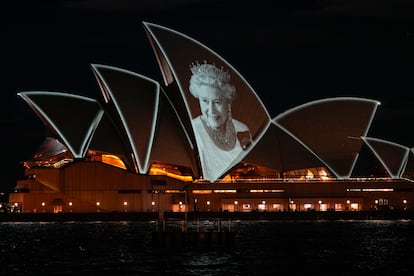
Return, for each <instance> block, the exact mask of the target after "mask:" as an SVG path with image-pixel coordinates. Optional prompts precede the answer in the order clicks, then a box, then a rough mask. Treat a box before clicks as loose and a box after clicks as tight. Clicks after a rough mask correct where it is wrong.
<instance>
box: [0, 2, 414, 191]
mask: <svg viewBox="0 0 414 276" xmlns="http://www.w3.org/2000/svg"><path fill="white" fill-rule="evenodd" d="M0 13H1V14H0V15H1V16H0V20H1V28H2V32H1V34H2V39H1V41H2V42H1V43H0V47H1V48H0V49H1V54H2V55H1V70H2V72H1V84H2V86H1V89H2V91H1V95H2V101H1V102H2V108H1V110H0V112H1V120H0V123H1V129H2V135H1V144H2V145H3V148H4V150H3V151H4V153H3V161H2V169H1V170H2V175H3V177H2V180H1V181H0V191H2V192H9V191H10V190H11V189H12V188H13V187H14V186H15V182H16V180H18V179H20V178H21V177H22V171H23V169H22V167H21V165H20V164H19V162H21V161H24V160H26V159H30V157H31V156H32V155H33V154H34V152H35V150H36V148H37V147H38V146H39V145H40V143H41V142H42V140H43V139H44V138H45V136H46V129H45V127H44V125H43V123H42V122H41V121H40V119H38V117H37V116H36V115H35V113H34V112H33V111H32V110H31V109H30V108H29V107H28V105H27V104H26V103H25V102H24V101H23V100H22V99H21V98H19V97H18V96H17V95H16V94H17V93H18V92H21V91H55V92H66V93H73V94H80V95H84V96H88V97H92V98H97V99H98V98H100V97H101V96H100V91H99V87H98V85H97V83H96V81H95V77H94V76H93V74H92V71H91V68H90V64H94V63H95V64H103V65H109V66H115V67H120V68H123V69H127V70H130V71H133V72H136V73H139V74H142V75H145V76H147V77H150V78H152V79H154V80H157V81H159V82H160V83H162V77H161V73H160V71H159V69H158V65H157V62H156V59H155V56H154V54H153V52H152V49H151V46H150V44H149V41H148V40H147V37H146V35H145V33H144V29H143V26H142V22H143V21H146V22H150V23H155V24H160V25H163V26H165V27H168V28H171V29H174V30H176V31H178V32H181V33H183V34H186V35H188V36H190V37H192V38H194V39H196V40H198V41H199V42H201V43H202V44H204V45H206V46H207V47H209V48H210V49H212V50H214V51H215V52H217V53H218V54H219V55H221V56H222V57H223V58H224V59H226V60H227V61H228V62H229V63H230V64H232V65H233V67H234V68H236V69H237V70H238V71H239V73H240V74H241V75H243V76H244V78H245V79H246V80H247V81H248V82H249V84H250V85H251V86H252V87H253V89H254V90H255V91H256V93H257V94H258V95H259V97H260V98H261V99H262V101H263V102H264V104H265V106H266V107H267V108H268V110H269V113H270V115H271V116H272V117H275V116H277V115H278V114H280V113H282V112H284V111H286V110H288V109H290V108H293V107H295V106H298V105H301V104H304V103H307V102H309V101H313V100H318V99H323V98H330V97H340V96H353V97H362V98H369V99H374V100H378V101H380V102H381V103H382V104H381V106H380V107H379V109H378V110H377V113H376V115H375V117H374V121H373V123H372V125H371V128H370V131H369V133H368V134H369V136H370V137H375V138H379V139H384V140H388V141H391V142H394V143H399V144H401V145H404V146H407V147H413V146H414V133H413V131H412V130H411V125H412V124H413V123H414V81H413V79H414V54H413V52H414V2H412V1H404V0H393V1H386V0H368V1H361V0H325V1H322V0H321V1H312V0H302V1H296V0H291V1H261V0H256V1H232V0H230V1H212V0H211V1H207V0H205V1H203V0H193V1H190V0H174V1H172V0H171V1H168V0H164V1H162V0H139V1H134V0H116V1H109V0H85V1H75V0H73V1H59V0H50V1H33V0H27V1H21V0H10V1H2V4H1V6H0Z"/></svg>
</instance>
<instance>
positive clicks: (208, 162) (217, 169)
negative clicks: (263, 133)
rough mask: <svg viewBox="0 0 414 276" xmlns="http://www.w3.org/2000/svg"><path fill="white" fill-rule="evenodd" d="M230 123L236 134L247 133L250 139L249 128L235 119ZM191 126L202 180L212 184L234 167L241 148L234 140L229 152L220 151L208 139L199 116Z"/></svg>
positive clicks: (241, 150) (237, 141)
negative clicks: (201, 171) (198, 156)
mask: <svg viewBox="0 0 414 276" xmlns="http://www.w3.org/2000/svg"><path fill="white" fill-rule="evenodd" d="M232 122H233V124H234V128H235V131H236V133H240V132H248V133H249V137H250V132H249V128H248V127H247V126H246V125H245V124H244V123H242V122H240V121H237V120H235V119H232ZM192 124H193V130H194V135H195V138H196V142H197V148H198V151H199V155H200V162H201V167H202V170H203V178H204V179H206V180H209V181H212V182H213V181H215V180H217V179H218V178H219V177H220V176H222V175H223V174H224V173H225V172H226V171H227V170H228V169H229V168H230V166H232V165H234V164H233V163H234V161H235V160H236V159H237V157H239V156H240V154H241V153H242V152H243V151H244V150H243V147H242V146H241V144H240V141H239V140H238V139H236V144H235V146H234V148H233V149H231V150H229V151H225V150H222V149H220V148H219V147H217V146H216V145H215V144H214V142H213V141H212V139H211V138H210V136H209V134H208V133H207V130H206V129H205V127H204V125H203V122H202V121H201V116H198V117H196V118H194V119H193V120H192ZM236 138H237V135H236Z"/></svg>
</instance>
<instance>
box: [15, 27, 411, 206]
mask: <svg viewBox="0 0 414 276" xmlns="http://www.w3.org/2000/svg"><path fill="white" fill-rule="evenodd" d="M143 27H144V29H145V31H146V34H147V36H148V40H149V43H150V44H151V46H152V49H153V51H154V54H155V58H156V61H157V62H158V64H159V68H160V70H161V73H162V76H163V81H162V83H159V82H157V81H155V80H152V79H150V78H148V77H145V76H144V75H140V74H138V73H135V72H131V71H128V70H124V69H122V68H116V67H112V66H108V65H101V64H92V65H91V69H92V73H93V74H91V77H93V76H95V78H96V81H97V84H98V87H99V88H100V91H101V95H102V97H101V98H99V99H93V98H88V97H85V96H82V95H75V94H68V93H62V92H50V91H24V92H20V93H18V96H20V97H21V98H22V99H23V100H24V101H25V102H26V103H27V104H28V106H29V107H30V108H31V109H32V110H33V111H34V113H35V114H36V115H37V116H38V117H39V118H40V119H41V120H42V121H43V122H44V124H45V127H46V129H47V135H45V136H46V137H45V140H44V142H43V143H42V144H41V145H39V149H38V151H37V152H36V153H35V154H34V155H33V158H32V159H30V160H26V161H24V162H22V165H23V166H24V167H25V179H21V180H18V181H17V184H16V187H15V189H14V191H13V192H12V193H10V195H9V202H10V204H12V205H13V206H15V207H16V208H17V209H19V210H20V211H21V212H25V213H33V212H50V213H52V212H55V213H56V212H97V211H99V212H125V211H128V212H130V211H131V212H147V211H149V212H151V211H172V212H184V211H227V212H252V211H266V212H279V211H308V210H316V211H338V212H339V211H361V210H372V209H396V210H403V209H410V208H412V204H413V201H414V196H413V188H414V182H413V180H414V178H413V175H414V174H413V172H414V170H413V167H412V164H411V162H412V158H413V157H414V156H413V154H414V151H413V149H411V148H408V147H407V146H404V145H400V144H396V143H393V142H392V141H385V140H382V139H380V138H376V137H369V136H368V133H369V129H370V125H371V123H372V122H373V120H375V113H376V112H377V108H378V107H379V105H380V103H379V102H378V101H376V100H374V99H366V98H356V97H355V98H354V97H336V98H327V99H321V100H317V101H313V102H309V103H306V104H303V105H299V106H297V107H295V108H292V109H290V110H287V111H286V112H283V113H282V114H279V115H278V116H276V117H274V118H271V117H270V115H269V113H268V111H267V109H266V105H265V104H264V103H263V102H262V101H261V100H260V98H259V97H258V95H257V94H256V92H255V91H254V89H253V88H252V87H251V86H250V85H249V83H248V82H247V81H246V80H245V79H244V78H243V76H242V75H241V74H240V73H238V71H237V70H236V69H235V68H233V67H232V66H231V65H230V64H229V63H228V62H226V60H225V59H223V58H222V57H221V56H219V55H218V54H216V53H215V52H214V51H213V50H211V49H209V48H208V47H206V46H204V45H203V44H201V43H200V42H198V41H196V40H194V39H192V38H191V37H188V36H186V35H184V34H182V33H179V32H177V31H175V30H172V29H169V28H165V27H163V26H159V25H156V24H152V23H147V22H144V23H143ZM275 93H277V92H275ZM362 156H368V157H369V158H368V159H369V160H371V163H370V164H373V166H371V167H369V168H367V169H366V170H361V169H359V168H360V165H361V164H363V160H362Z"/></svg>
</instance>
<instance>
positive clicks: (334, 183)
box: [10, 161, 414, 213]
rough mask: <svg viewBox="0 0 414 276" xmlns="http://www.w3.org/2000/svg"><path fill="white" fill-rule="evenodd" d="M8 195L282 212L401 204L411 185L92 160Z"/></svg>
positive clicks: (68, 204) (154, 208) (156, 208)
mask: <svg viewBox="0 0 414 276" xmlns="http://www.w3.org/2000/svg"><path fill="white" fill-rule="evenodd" d="M30 173H31V177H30V179H27V180H21V181H19V182H18V186H17V187H16V190H15V192H14V193H11V194H10V204H11V205H13V206H16V210H17V209H18V210H20V211H21V212H29V213H36V212H38V213H42V212H47V213H57V212H186V211H190V212H192V211H199V212H254V211H259V212H283V211H285V212H286V211H296V212H297V211H367V210H393V209H394V210H408V209H409V208H410V207H411V206H410V205H409V204H410V203H411V202H413V200H414V198H413V184H412V182H410V181H407V180H393V179H365V178H361V179H349V180H337V179H324V180H322V179H319V180H318V179H304V180H299V179H293V180H288V179H286V180H281V179H272V178H263V179H260V178H238V179H225V180H221V181H218V182H215V183H206V182H202V181H201V182H183V181H180V180H176V179H174V178H171V177H169V176H153V175H137V174H133V173H130V172H127V171H125V170H122V169H119V168H115V167H112V166H110V165H107V164H103V163H100V162H96V161H89V162H79V163H74V164H71V165H69V166H66V167H64V168H60V169H55V168H38V169H32V170H30Z"/></svg>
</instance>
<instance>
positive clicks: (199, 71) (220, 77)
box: [189, 62, 236, 102]
mask: <svg viewBox="0 0 414 276" xmlns="http://www.w3.org/2000/svg"><path fill="white" fill-rule="evenodd" d="M190 70H191V72H192V76H191V78H190V87H189V89H190V92H191V94H192V95H193V96H194V97H195V98H197V99H198V97H199V95H198V91H199V88H200V86H202V85H208V86H213V87H217V88H218V89H219V90H220V91H222V92H223V96H224V98H226V99H228V100H229V101H230V102H232V101H233V99H234V97H235V95H236V88H235V87H234V85H232V84H230V73H229V72H227V71H224V69H223V68H218V67H216V65H215V64H208V63H207V62H204V63H202V64H200V63H198V62H196V63H193V64H192V65H190Z"/></svg>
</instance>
